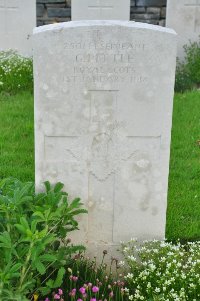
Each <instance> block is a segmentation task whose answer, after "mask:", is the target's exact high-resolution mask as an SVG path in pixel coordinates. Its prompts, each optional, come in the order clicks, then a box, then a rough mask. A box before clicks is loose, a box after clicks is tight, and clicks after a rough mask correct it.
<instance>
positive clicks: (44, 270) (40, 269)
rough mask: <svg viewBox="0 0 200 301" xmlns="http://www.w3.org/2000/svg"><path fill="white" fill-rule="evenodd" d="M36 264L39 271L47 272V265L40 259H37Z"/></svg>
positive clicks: (42, 273) (41, 272)
mask: <svg viewBox="0 0 200 301" xmlns="http://www.w3.org/2000/svg"><path fill="white" fill-rule="evenodd" d="M35 266H36V269H37V270H38V272H39V273H40V274H41V275H44V274H45V272H46V269H45V266H44V265H43V263H42V262H41V261H40V260H39V259H38V260H36V261H35Z"/></svg>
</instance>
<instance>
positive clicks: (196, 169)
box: [0, 91, 200, 240]
mask: <svg viewBox="0 0 200 301" xmlns="http://www.w3.org/2000/svg"><path fill="white" fill-rule="evenodd" d="M198 140H200V91H193V92H188V93H185V94H177V95H176V96H175V100H174V114H173V130H172V145H171V162H170V177H169V194H168V210H167V229H166V235H167V238H168V239H173V240H174V239H178V238H181V239H200V143H198ZM10 176H13V177H17V178H19V179H20V180H22V181H30V180H32V181H33V180H34V134H33V96H32V95H31V93H29V92H24V93H20V94H17V95H16V96H10V97H9V96H5V95H4V96H0V178H5V177H10Z"/></svg>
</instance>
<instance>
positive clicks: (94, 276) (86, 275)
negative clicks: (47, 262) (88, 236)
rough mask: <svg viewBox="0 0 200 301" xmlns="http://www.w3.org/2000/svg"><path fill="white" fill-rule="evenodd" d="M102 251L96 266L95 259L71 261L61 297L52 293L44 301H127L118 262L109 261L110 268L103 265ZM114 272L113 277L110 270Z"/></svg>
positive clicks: (81, 257) (79, 258)
mask: <svg viewBox="0 0 200 301" xmlns="http://www.w3.org/2000/svg"><path fill="white" fill-rule="evenodd" d="M106 254H107V251H104V254H103V259H102V262H101V264H99V265H98V264H97V262H96V258H94V260H90V259H89V258H87V257H84V256H82V255H79V256H76V257H75V258H74V259H73V263H72V266H71V268H68V270H67V273H66V277H65V280H64V283H63V285H62V289H60V291H61V292H62V295H60V294H59V290H58V291H57V292H53V294H52V296H49V297H47V298H46V300H45V301H53V300H57V299H60V300H61V301H62V300H63V301H64V300H68V301H111V300H112V301H125V300H128V296H127V293H126V291H125V282H124V277H123V275H122V274H119V272H118V270H119V266H118V260H117V259H116V258H112V259H111V263H110V266H109V267H108V265H107V264H106V263H104V258H105V255H106ZM113 269H116V270H115V277H114V276H113V274H112V270H113Z"/></svg>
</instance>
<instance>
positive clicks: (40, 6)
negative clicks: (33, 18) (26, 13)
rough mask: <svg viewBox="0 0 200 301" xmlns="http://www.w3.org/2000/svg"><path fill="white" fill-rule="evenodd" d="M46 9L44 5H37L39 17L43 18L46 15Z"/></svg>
mask: <svg viewBox="0 0 200 301" xmlns="http://www.w3.org/2000/svg"><path fill="white" fill-rule="evenodd" d="M44 12H45V8H44V5H42V4H37V16H38V17H42V16H43V15H44Z"/></svg>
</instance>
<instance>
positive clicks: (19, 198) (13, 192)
mask: <svg viewBox="0 0 200 301" xmlns="http://www.w3.org/2000/svg"><path fill="white" fill-rule="evenodd" d="M45 187H46V191H45V192H43V193H38V194H35V191H34V185H33V183H25V184H23V183H21V182H20V181H18V180H16V179H7V180H3V181H1V182H0V190H1V192H0V258H1V260H0V300H4V301H7V300H18V301H22V300H27V298H28V299H29V300H30V299H31V297H32V296H33V294H34V293H37V292H38V291H41V292H45V293H48V292H49V291H50V290H51V289H53V288H56V287H58V286H60V285H61V283H62V280H63V276H64V274H65V269H64V266H66V264H67V263H68V262H69V260H70V258H71V256H72V255H73V254H74V253H76V252H80V251H82V250H84V247H82V246H73V245H71V244H70V242H69V240H68V239H67V234H68V233H69V232H71V231H73V230H75V229H77V228H78V223H77V221H76V219H75V217H76V216H77V215H79V214H81V213H85V212H86V211H85V210H84V209H82V208H81V205H82V204H81V203H80V199H78V198H77V199H74V200H73V201H72V202H71V203H70V202H69V199H68V195H67V193H65V192H63V191H62V189H63V184H61V183H57V184H56V185H55V186H54V187H51V186H50V184H49V182H45ZM51 277H53V280H52V279H51Z"/></svg>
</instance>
